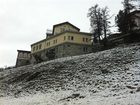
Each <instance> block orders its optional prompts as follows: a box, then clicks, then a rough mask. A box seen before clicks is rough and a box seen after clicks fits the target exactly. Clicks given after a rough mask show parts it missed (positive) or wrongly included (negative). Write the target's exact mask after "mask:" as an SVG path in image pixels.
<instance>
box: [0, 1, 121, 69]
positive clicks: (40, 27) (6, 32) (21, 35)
mask: <svg viewBox="0 0 140 105" xmlns="http://www.w3.org/2000/svg"><path fill="white" fill-rule="evenodd" d="M121 1H122V0H0V67H5V66H6V65H7V66H12V65H13V66H14V65H15V63H16V57H17V49H19V50H30V45H31V44H32V43H34V42H37V41H39V40H42V39H43V38H45V32H46V29H52V27H53V25H54V24H58V23H61V22H65V21H69V22H70V23H72V24H74V25H76V26H77V27H79V28H80V29H81V31H85V32H90V22H89V18H87V13H88V9H89V8H90V7H91V6H93V5H95V4H96V3H98V4H99V5H100V6H101V7H105V6H108V7H109V9H110V14H116V13H117V12H118V11H119V10H120V9H121V8H122V4H121Z"/></svg>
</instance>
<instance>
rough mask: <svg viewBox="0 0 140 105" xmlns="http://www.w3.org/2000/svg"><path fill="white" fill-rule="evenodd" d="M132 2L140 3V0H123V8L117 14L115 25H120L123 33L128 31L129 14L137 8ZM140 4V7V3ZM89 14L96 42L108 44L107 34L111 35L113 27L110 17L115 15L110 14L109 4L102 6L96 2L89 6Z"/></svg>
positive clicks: (119, 29)
mask: <svg viewBox="0 0 140 105" xmlns="http://www.w3.org/2000/svg"><path fill="white" fill-rule="evenodd" d="M132 2H137V3H138V4H139V2H140V0H123V2H122V4H123V10H120V11H119V12H118V14H117V16H115V24H116V25H115V26H117V27H118V31H119V32H121V33H127V32H128V30H129V26H130V22H129V20H128V17H127V16H128V14H129V13H130V12H131V11H132V10H136V9H137V7H136V6H135V5H133V4H132ZM138 6H139V7H140V4H139V5H138ZM139 9H140V8H139ZM87 16H88V17H89V19H90V26H91V32H92V33H93V37H94V43H103V44H104V45H106V42H107V36H109V35H110V33H111V32H110V28H111V27H113V26H111V25H110V23H111V22H110V19H111V18H112V17H113V15H112V16H110V14H109V8H108V7H107V6H106V7H104V8H101V7H99V5H98V4H96V5H94V6H92V7H90V8H89V11H88V14H87Z"/></svg>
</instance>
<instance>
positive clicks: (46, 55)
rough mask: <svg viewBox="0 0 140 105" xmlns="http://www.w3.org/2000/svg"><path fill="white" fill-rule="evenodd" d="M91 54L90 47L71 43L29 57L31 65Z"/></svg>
mask: <svg viewBox="0 0 140 105" xmlns="http://www.w3.org/2000/svg"><path fill="white" fill-rule="evenodd" d="M91 52H92V46H91V45H81V44H73V43H63V44H61V45H58V46H55V47H52V48H49V49H47V50H42V51H40V52H37V53H33V54H32V57H31V62H32V63H39V62H42V61H47V60H52V59H56V58H62V57H68V56H75V55H81V54H87V53H91Z"/></svg>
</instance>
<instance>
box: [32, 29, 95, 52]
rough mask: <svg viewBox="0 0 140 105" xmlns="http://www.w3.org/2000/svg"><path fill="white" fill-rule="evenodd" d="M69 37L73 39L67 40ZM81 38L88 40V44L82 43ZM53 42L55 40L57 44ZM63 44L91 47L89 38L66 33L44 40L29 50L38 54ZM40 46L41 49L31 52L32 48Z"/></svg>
mask: <svg viewBox="0 0 140 105" xmlns="http://www.w3.org/2000/svg"><path fill="white" fill-rule="evenodd" d="M64 36H65V40H64ZM69 36H73V38H74V39H73V40H69V39H68V37H69ZM83 38H88V42H86V41H85V42H83ZM54 40H57V43H54ZM49 42H50V45H47V43H49ZM64 42H71V43H76V44H84V45H91V44H92V43H91V36H88V35H84V34H78V33H70V32H66V33H63V34H61V35H59V36H56V37H53V38H50V39H46V40H44V41H43V42H40V43H38V44H35V45H33V46H32V48H31V52H32V53H35V52H39V51H41V50H43V49H47V48H50V47H54V46H56V45H59V44H62V43H64ZM40 44H42V48H41V49H40V50H35V51H33V47H36V46H39V45H40Z"/></svg>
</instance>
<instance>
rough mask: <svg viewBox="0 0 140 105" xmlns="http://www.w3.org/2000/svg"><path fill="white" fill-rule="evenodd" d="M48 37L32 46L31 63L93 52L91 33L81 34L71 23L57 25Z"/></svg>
mask: <svg viewBox="0 0 140 105" xmlns="http://www.w3.org/2000/svg"><path fill="white" fill-rule="evenodd" d="M46 35H47V37H46V38H45V39H43V40H41V41H39V42H36V43H34V44H32V45H31V62H32V63H38V62H42V61H46V60H51V59H56V58H61V57H67V56H75V55H81V54H87V53H91V52H92V42H91V36H92V34H91V33H85V32H80V29H79V28H78V27H76V26H74V25H73V24H71V23H69V22H64V23H60V24H56V25H54V26H53V31H52V33H51V34H50V33H49V34H48V33H47V34H46Z"/></svg>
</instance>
